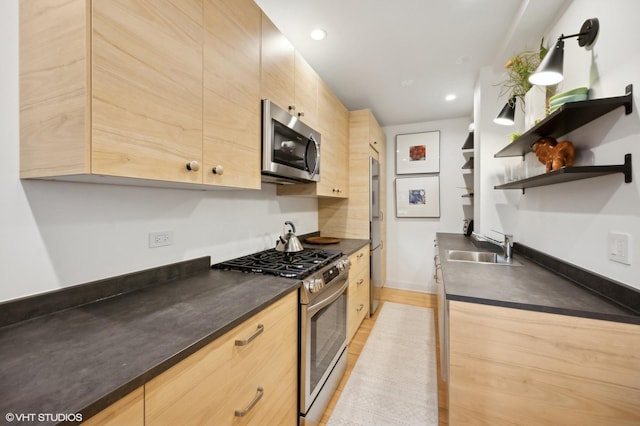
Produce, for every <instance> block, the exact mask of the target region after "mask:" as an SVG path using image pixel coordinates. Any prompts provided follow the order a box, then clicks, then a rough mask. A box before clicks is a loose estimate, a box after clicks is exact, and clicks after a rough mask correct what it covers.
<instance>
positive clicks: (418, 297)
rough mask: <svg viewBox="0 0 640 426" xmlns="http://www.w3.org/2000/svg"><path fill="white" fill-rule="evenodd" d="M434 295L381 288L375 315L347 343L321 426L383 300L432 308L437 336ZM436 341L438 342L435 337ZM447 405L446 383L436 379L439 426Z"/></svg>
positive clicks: (326, 419) (349, 371) (376, 316)
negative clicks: (344, 364)
mask: <svg viewBox="0 0 640 426" xmlns="http://www.w3.org/2000/svg"><path fill="white" fill-rule="evenodd" d="M436 297H437V296H436V295H435V294H427V293H420V292H415V291H408V290H398V289H393V288H382V293H381V296H380V306H378V309H377V311H376V313H375V315H374V316H372V317H370V318H365V320H364V321H363V322H362V325H360V328H359V329H358V331H357V332H356V335H355V336H354V337H353V340H352V341H351V343H350V344H349V348H348V357H347V370H346V372H345V374H344V376H343V377H342V380H341V381H340V383H339V384H338V389H337V390H336V392H335V393H334V395H333V397H332V398H331V401H330V402H329V406H328V407H327V409H326V410H325V412H324V414H323V416H322V419H321V420H320V425H321V426H326V424H327V422H328V421H329V417H330V416H331V413H332V412H333V408H334V407H335V406H336V403H337V402H338V399H339V398H340V394H341V393H342V390H343V389H344V387H345V385H346V384H347V380H348V379H349V376H350V375H351V371H353V367H354V366H355V364H356V361H357V360H358V357H359V356H360V353H361V352H362V348H364V344H365V343H366V342H367V339H368V338H369V334H370V333H371V329H372V328H373V325H374V324H375V322H376V320H377V319H378V314H379V313H380V309H381V308H382V305H383V304H384V302H385V301H388V302H395V303H403V304H406V305H413V306H422V307H425V308H431V309H433V312H434V314H435V332H436V336H437V332H438V315H437V313H436V309H437V303H436ZM436 342H438V339H437V338H436ZM436 345H437V347H436V355H437V360H438V371H440V346H439V344H438V343H436ZM447 407H448V401H447V390H446V383H443V382H441V381H440V379H438V412H439V419H440V426H445V425H448V424H449V422H448V420H447V419H448V409H447Z"/></svg>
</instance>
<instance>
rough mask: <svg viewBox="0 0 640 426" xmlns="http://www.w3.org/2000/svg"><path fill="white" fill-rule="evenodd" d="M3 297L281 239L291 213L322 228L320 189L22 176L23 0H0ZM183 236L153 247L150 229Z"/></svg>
mask: <svg viewBox="0 0 640 426" xmlns="http://www.w3.org/2000/svg"><path fill="white" fill-rule="evenodd" d="M0 40H3V42H2V43H0V57H1V58H2V67H0V129H1V132H0V135H1V136H0V152H1V154H0V200H1V201H0V206H1V207H0V301H4V300H9V299H13V298H17V297H21V296H26V295H31V294H35V293H40V292H44V291H48V290H54V289H58V288H61V287H66V286H70V285H74V284H80V283H84V282H88V281H93V280H97V279H101V278H106V277H110V276H114V275H119V274H123V273H127V272H133V271H138V270H141V269H145V268H150V267H154V266H159V265H164V264H167V263H171V262H177V261H180V260H185V259H192V258H195V257H199V256H206V255H210V256H211V257H212V261H213V262H216V261H221V260H224V259H229V258H233V257H236V256H239V255H242V254H247V253H251V252H255V251H259V250H263V249H266V248H271V247H273V245H274V243H275V237H276V235H278V234H279V233H280V232H281V230H282V225H283V222H284V221H285V220H286V219H293V220H294V222H295V224H296V225H297V228H298V229H297V230H298V232H299V233H308V232H313V231H316V230H317V224H318V214H317V201H316V200H315V199H300V198H290V197H276V195H275V187H274V186H273V185H263V190H262V191H207V192H205V191H191V190H174V189H157V188H137V187H122V186H110V185H97V184H77V183H62V182H47V181H21V180H20V179H19V178H18V159H19V111H18V105H19V100H18V0H3V1H2V2H0ZM158 230H160V231H161V230H173V231H174V238H175V243H174V245H172V246H168V247H159V248H154V249H150V248H148V233H149V231H158Z"/></svg>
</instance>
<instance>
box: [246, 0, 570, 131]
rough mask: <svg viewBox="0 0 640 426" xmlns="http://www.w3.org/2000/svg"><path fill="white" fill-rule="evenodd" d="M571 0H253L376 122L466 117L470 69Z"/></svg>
mask: <svg viewBox="0 0 640 426" xmlns="http://www.w3.org/2000/svg"><path fill="white" fill-rule="evenodd" d="M570 2H571V0H256V3H257V4H258V5H259V6H260V7H261V8H262V10H264V12H265V13H266V14H267V15H268V16H269V17H270V18H271V20H272V21H273V22H274V24H275V25H276V26H277V27H278V28H279V29H280V31H281V32H282V33H283V34H284V35H285V36H286V37H287V38H288V39H289V41H291V43H292V44H293V45H294V46H295V47H296V49H297V50H298V51H300V52H301V53H302V55H303V56H304V57H305V59H306V60H307V62H309V64H311V66H312V67H313V68H314V69H315V70H316V71H317V72H318V74H319V75H320V76H321V78H322V79H323V80H324V81H325V82H326V83H327V84H328V85H329V87H331V89H332V90H333V91H334V92H335V93H336V95H337V96H338V97H339V98H340V100H342V102H343V103H344V104H345V106H346V107H347V108H348V109H349V110H355V109H361V108H371V110H372V111H373V113H374V115H375V116H376V118H377V119H378V121H379V122H380V124H381V125H383V126H388V125H397V124H405V123H416V122H422V121H434V120H441V119H447V118H457V117H469V118H470V119H471V117H472V115H473V112H472V109H473V91H474V85H475V82H476V78H477V75H478V70H479V69H480V68H481V67H483V66H487V65H489V66H494V67H496V69H499V68H500V67H502V65H503V64H504V63H505V62H506V61H507V59H509V58H510V57H511V56H512V55H513V54H515V53H517V52H519V51H522V50H524V49H527V48H528V49H534V48H536V47H537V46H538V44H539V42H540V38H541V37H542V36H543V35H544V34H545V33H546V30H547V29H548V28H549V27H550V26H551V25H552V24H553V22H554V20H555V19H556V17H557V16H559V15H560V14H561V12H562V11H563V10H564V9H565V8H566V7H567V6H568V4H569V3H570ZM316 27H320V28H323V29H324V30H326V31H327V33H328V36H327V38H326V39H325V40H323V41H314V40H312V39H311V38H310V37H309V33H310V32H311V30H312V29H314V28H316ZM450 93H454V94H456V95H457V98H456V99H455V100H454V101H450V102H449V101H445V100H444V98H445V96H446V95H447V94H450Z"/></svg>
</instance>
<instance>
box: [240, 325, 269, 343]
mask: <svg viewBox="0 0 640 426" xmlns="http://www.w3.org/2000/svg"><path fill="white" fill-rule="evenodd" d="M263 332H264V325H262V324H258V328H257V329H256V331H255V332H254V333H253V334H252V335H251V336H249V338H248V339H245V340H236V346H246V345H248V344H249V343H251V342H252V341H253V339H255V338H256V337H258V336H259V335H261V334H262V333H263Z"/></svg>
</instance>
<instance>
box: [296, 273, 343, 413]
mask: <svg viewBox="0 0 640 426" xmlns="http://www.w3.org/2000/svg"><path fill="white" fill-rule="evenodd" d="M348 284H349V281H348V275H346V276H345V277H344V280H343V281H341V282H340V284H338V285H335V286H332V287H333V288H336V291H333V292H331V294H330V295H327V296H326V297H323V298H322V300H320V301H319V302H317V303H314V304H312V305H301V315H300V319H301V328H300V332H301V336H300V337H301V339H300V343H301V353H300V411H301V413H302V414H305V413H307V412H308V411H309V408H310V407H311V404H313V402H314V401H315V399H316V397H317V396H318V394H319V393H320V391H321V390H322V387H323V385H324V383H325V382H326V381H327V379H328V378H329V375H330V374H331V372H332V370H333V369H334V367H335V365H336V363H337V362H338V359H339V358H340V357H341V355H342V354H343V352H344V350H345V348H346V346H347V287H348ZM340 376H341V374H340ZM339 379H340V377H338V378H337V380H339ZM334 381H335V380H334ZM336 385H337V383H336ZM331 393H333V392H332V390H331ZM327 402H328V401H327Z"/></svg>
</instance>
